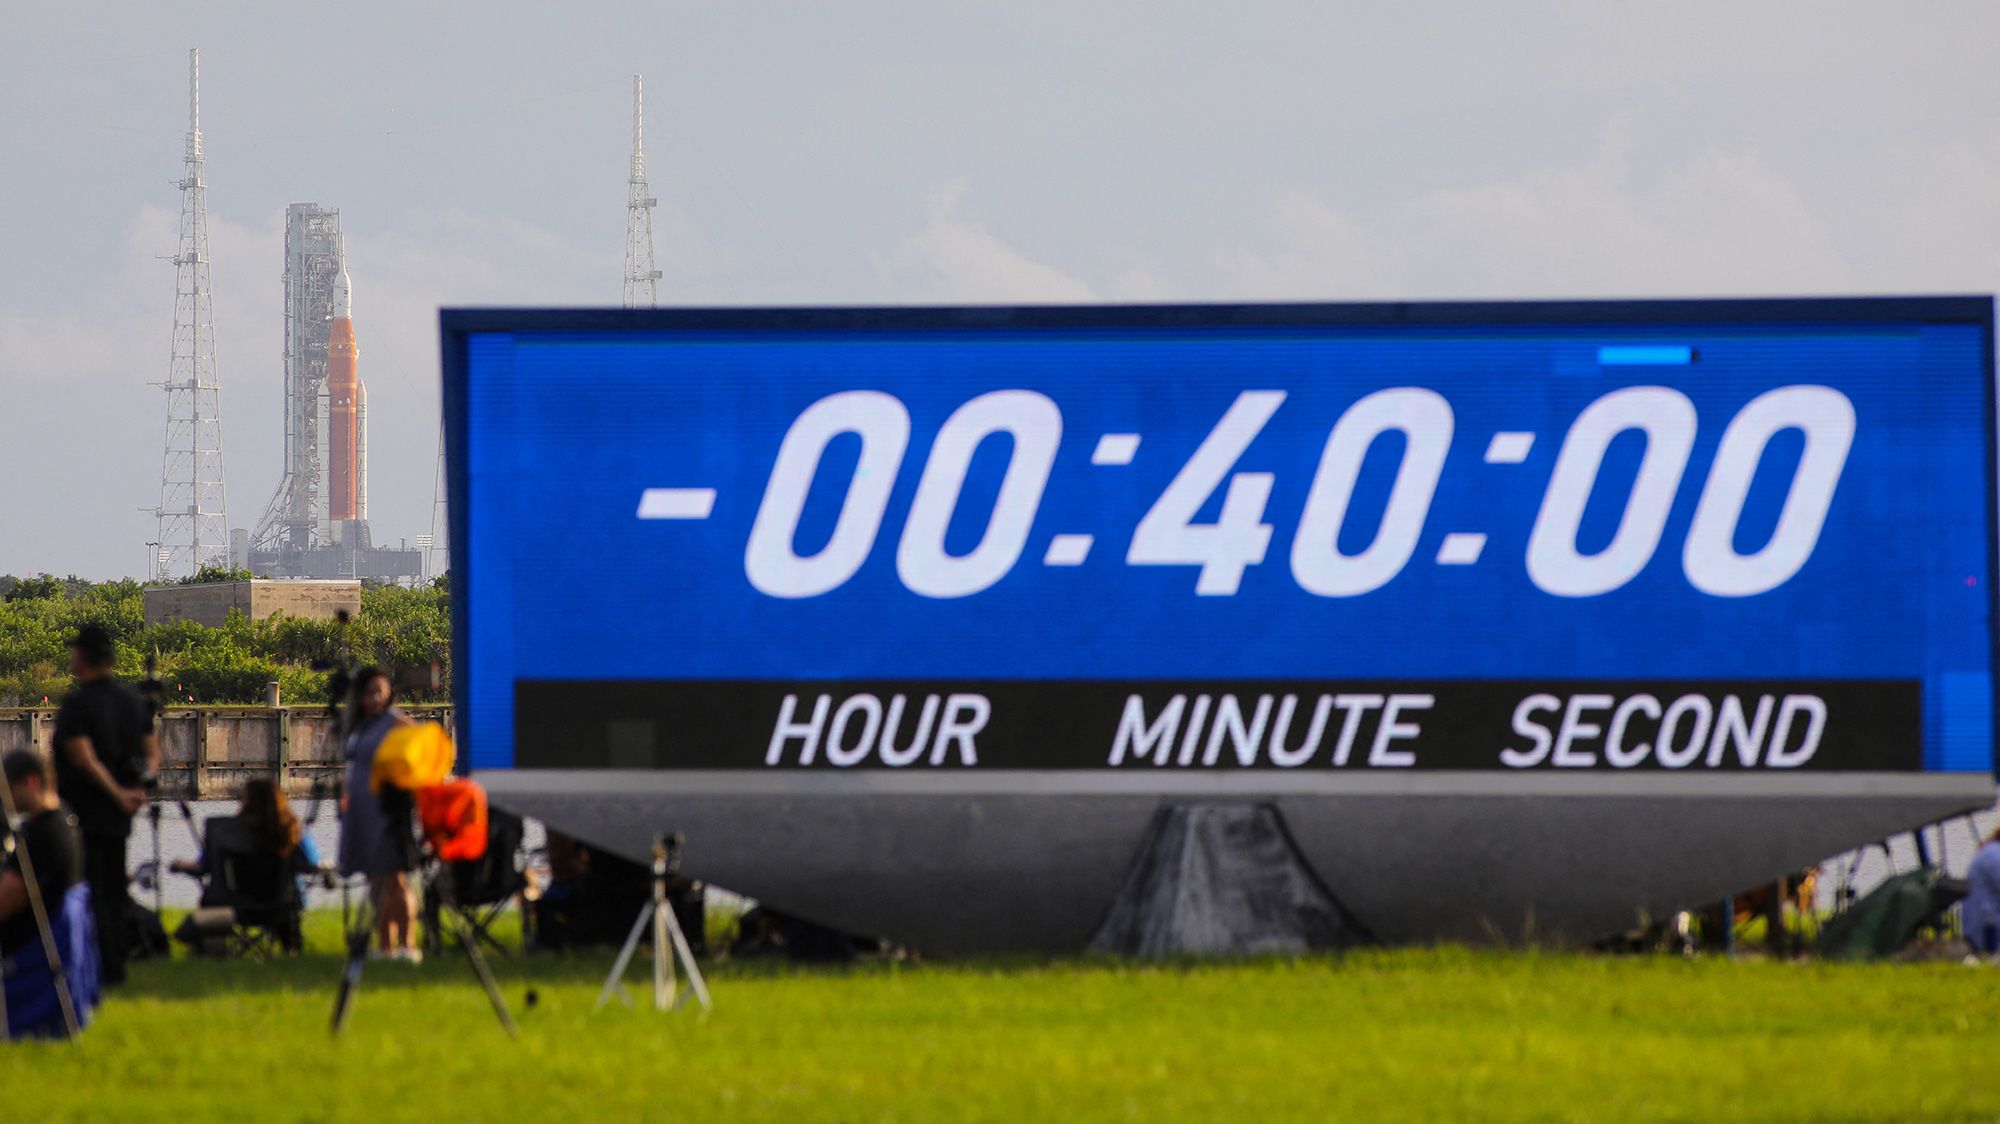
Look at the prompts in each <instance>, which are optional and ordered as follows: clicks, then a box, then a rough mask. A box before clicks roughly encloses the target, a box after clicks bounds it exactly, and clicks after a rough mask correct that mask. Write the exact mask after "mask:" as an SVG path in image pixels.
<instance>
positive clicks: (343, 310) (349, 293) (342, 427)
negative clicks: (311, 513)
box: [326, 266, 364, 539]
mask: <svg viewBox="0 0 2000 1124" xmlns="http://www.w3.org/2000/svg"><path fill="white" fill-rule="evenodd" d="M360 354H361V351H360V349H359V348H358V347H356V346H355V344H354V286H353V285H352V283H350V282H349V281H348V279H347V270H346V268H345V267H344V266H343V267H342V269H341V271H340V284H339V286H338V287H337V288H336V289H335V290H334V299H333V325H332V328H331V330H330V331H329V332H328V334H327V341H326V397H327V422H328V425H327V430H328V432H327V443H326V444H327V475H326V480H327V504H326V507H327V511H326V514H327V520H328V521H329V522H331V523H333V524H334V525H335V526H336V527H339V526H340V525H342V524H344V523H347V522H351V521H353V520H356V519H360V518H363V516H362V513H361V509H360V496H361V494H362V493H361V488H362V487H363V486H364V485H362V483H361V472H362V469H361V440H362V438H361V421H360V413H361V409H362V406H361V403H362V402H363V401H364V398H363V395H364V391H363V390H362V389H361V377H360V375H359V373H358V369H357V368H358V364H357V360H358V358H359V356H360ZM335 534H336V537H339V538H343V539H344V537H345V536H343V535H341V534H340V532H339V531H337V530H336V532H335Z"/></svg>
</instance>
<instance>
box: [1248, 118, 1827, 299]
mask: <svg viewBox="0 0 2000 1124" xmlns="http://www.w3.org/2000/svg"><path fill="white" fill-rule="evenodd" d="M1267 229H1268V233H1267V235H1266V236H1265V237H1264V238H1263V239H1262V240H1261V241H1259V242H1258V243H1257V244H1255V245H1250V246H1232V247H1226V248H1224V249H1222V250H1221V251H1219V252H1218V253H1217V254H1216V255H1215V259H1214V260H1215V271H1216V280H1217V281H1218V282H1219V283H1220V287H1221V291H1220V292H1219V293H1218V294H1217V295H1218V296H1238V297H1258V298H1271V299H1290V300H1311V299H1366V300H1384V299H1416V298H1425V299H1437V298H1452V297H1484V298H1522V297H1645V296H1674V295H1734V294H1760V293H1761V294H1771V293H1812V292H1835V291H1844V290H1846V289H1850V288H1852V287H1853V285H1854V284H1855V273H1854V270H1853V268H1852V267H1851V266H1850V265H1849V263H1848V262H1847V260H1846V259H1845V257H1844V256H1843V254H1842V252H1841V249H1840V247H1839V246H1838V245H1837V244H1836V241H1835V240H1834V238H1833V237H1831V235H1830V233H1829V230H1828V224H1827V223H1825V222H1824V221H1822V220H1821V219H1820V218H1819V217H1818V216H1817V215H1815V214H1814V212H1813V210H1812V208H1811V207H1810V206H1809V204H1808V202H1807V201H1806V199H1805V198H1804V197H1803V196H1802V195H1801V194H1800V192H1799V191H1798V190H1797V188H1796V187H1795V186H1794V185H1793V184H1792V183H1791V182H1790V181H1789V180H1787V179H1786V178H1785V177H1784V176H1783V175H1781V174H1779V173H1778V172H1777V171H1776V170H1774V169H1773V168H1771V167H1770V166H1769V165H1767V164H1766V163H1765V162H1763V161H1762V160H1760V159H1759V158H1757V157H1756V156H1754V155H1752V154H1747V153H1740V152H1720V151H1710V152H1703V153H1700V154H1698V155H1696V156H1694V157H1692V158H1690V159H1688V160H1686V161H1685V162H1683V163H1681V164H1680V165H1679V166H1677V167H1673V168H1670V169H1669V170H1667V171H1666V173H1665V174H1663V175H1660V176H1657V177H1655V178H1652V179H1650V180H1641V179H1640V178H1639V177H1637V176H1635V175H1634V174H1633V172H1632V171H1631V169H1630V166H1629V161H1628V158H1627V154H1626V150H1625V146H1624V144H1623V142H1622V140H1621V139H1620V138H1619V137H1618V135H1617V134H1616V133H1612V134H1610V135H1608V136H1607V137H1606V138H1605V140H1604V141H1603V142H1602V143H1601V144H1600V145H1599V146H1598V148H1597V150H1596V151H1595V152H1594V153H1592V154H1591V155H1590V156H1589V157H1588V158H1586V159H1584V160H1582V161H1579V162H1576V163H1572V164H1565V165H1557V166H1553V167H1548V168H1542V169H1537V170H1534V171H1531V172H1528V173H1526V174H1524V175H1521V176H1518V177H1515V178H1511V179H1505V180H1494V181H1489V182H1485V183H1476V184H1469V185H1465V186H1458V187H1448V188H1440V189H1434V190H1430V191H1426V192H1422V193H1419V194H1416V195H1412V196H1407V197H1404V198H1401V199H1397V200H1393V201H1391V202H1389V203H1386V204H1384V205H1382V206H1380V207H1378V208H1376V209H1374V210H1372V211H1369V212H1366V213H1357V212H1354V211H1351V210H1347V209H1343V208H1341V207H1339V206H1336V205H1335V204H1332V203H1329V202H1327V201H1325V200H1322V199H1320V198H1317V197H1315V196H1312V195H1310V194H1307V193H1304V192H1298V191H1292V192H1286V193H1284V194H1282V195H1280V196H1279V198H1278V199H1277V201H1276V202H1275V204H1274V205H1273V206H1272V217H1271V219H1270V221H1269V224H1268V228H1267Z"/></svg>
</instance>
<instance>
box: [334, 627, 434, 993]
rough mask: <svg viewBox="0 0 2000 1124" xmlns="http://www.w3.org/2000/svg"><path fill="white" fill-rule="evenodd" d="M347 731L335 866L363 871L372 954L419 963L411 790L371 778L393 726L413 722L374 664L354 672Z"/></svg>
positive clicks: (384, 674) (342, 748) (343, 870)
mask: <svg viewBox="0 0 2000 1124" xmlns="http://www.w3.org/2000/svg"><path fill="white" fill-rule="evenodd" d="M342 719H343V722H342V724H343V726H344V727H345V728H346V730H347V734H346V736H345V737H344V738H343V739H342V740H341V746H340V753H341V758H342V760H344V761H345V762H346V763H347V771H346V773H345V775H344V777H343V779H342V783H341V793H340V872H341V873H342V874H365V875H367V876H368V897H369V900H370V901H372V902H373V903H374V904H375V949H376V954H377V955H380V956H383V957H386V958H388V959H391V960H410V961H416V960H421V959H422V958H423V954H422V953H420V952H418V951H417V938H416V932H415V928H416V926H415V922H416V913H417V900H416V892H415V890H413V889H412V888H411V886H410V872H411V871H412V870H415V869H416V865H417V855H416V842H415V840H414V839H413V838H412V834H411V833H412V829H413V825H412V822H411V801H410V797H409V794H408V793H405V792H400V791H395V790H384V791H383V792H381V793H379V794H378V793H377V792H375V790H374V789H373V787H371V785H370V779H371V778H372V776H373V775H374V771H375V751H376V750H378V749H380V748H381V746H382V739H383V737H385V736H386V735H387V734H388V733H389V731H391V730H393V729H395V728H396V727H398V726H408V725H411V720H410V718H409V716H408V715H405V714H404V713H403V712H402V711H400V710H397V709H396V707H395V688H394V686H393V685H392V684H391V683H390V682H389V675H388V673H387V672H384V671H383V670H382V669H381V668H379V667H364V668H362V669H361V670H360V671H358V672H356V673H355V674H354V686H353V689H352V692H351V693H350V694H349V696H348V701H347V709H346V711H345V712H344V714H343V715H342Z"/></svg>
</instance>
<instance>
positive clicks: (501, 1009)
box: [458, 929, 521, 1038]
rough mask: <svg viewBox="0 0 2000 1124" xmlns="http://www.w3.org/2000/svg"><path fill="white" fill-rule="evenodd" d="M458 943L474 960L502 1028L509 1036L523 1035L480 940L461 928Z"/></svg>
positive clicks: (494, 1014)
mask: <svg viewBox="0 0 2000 1124" xmlns="http://www.w3.org/2000/svg"><path fill="white" fill-rule="evenodd" d="M458 943H459V944H460V945H461V946H463V947H464V949H465V958H466V959H467V960H470V961H472V970H473V972H474V973H475V974H477V975H478V976H479V982H480V984H481V985H483V986H484V987H485V988H486V998H488V999H490V1000H492V1001H493V1016H494V1017H495V1018H497V1019H499V1020H500V1028H501V1029H502V1030H505V1031H506V1032H507V1037H509V1038H519V1037H521V1032H520V1030H519V1029H517V1028H516V1027H515V1026H514V1016H512V1015H510V1014H508V1013H507V1001H506V1000H505V999H502V998H500V985H499V984H498V983H496V982H494V979H493V970H492V969H491V968H488V967H487V966H486V957H484V956H481V955H480V954H479V942H478V941H475V940H473V939H472V936H471V934H469V933H467V932H466V931H465V930H463V929H461V930H459V933H458Z"/></svg>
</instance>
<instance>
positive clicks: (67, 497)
mask: <svg viewBox="0 0 2000 1124" xmlns="http://www.w3.org/2000/svg"><path fill="white" fill-rule="evenodd" d="M1996 41H2000V6H1996V5H1993V4H1991V3H1930V4H1923V5H1895V4H1880V3H1869V4H1858V3H1829V2H1825V0H1820V2H1816V3H1810V4H1806V3H1755V4H1745V3H1741V2H1740V0H1737V2H1731V3H1695V2H1686V0H1683V2H1680V3H1675V4H1638V3H1631V4H1614V3H1604V2H1601V0H1600V2H1595V3H1573V4H1569V3H1522V2H1510V3H1505V4H1502V3H1493V4H1489V5H1483V6H1475V5H1471V4H1466V3H1453V4H1443V3H1397V4H1373V5H1359V4H1346V5H1342V4H1333V3H1325V2H1317V3H1276V2H1272V3H1256V2H1252V0H1242V2H1238V3H1232V4H1217V3H1213V2H1207V3H1199V4H1196V3H1185V4H1182V3H1162V2H1158V0H1154V2H1150V3H1145V4H1138V3H1131V4H1124V3H1118V4H1113V3H1099V4H1092V3H1087V2H1083V0H1066V2H1052V3H1041V2H1035V3H1028V2H1016V3H1009V4H1004V5H1000V4H994V5H985V4H970V3H938V2H911V3H900V4H892V3H872V2H870V3H863V2H848V3H813V4H805V3H799V4H787V5H776V4H759V3H752V2H747V0H731V2H720V3H661V2H654V3H644V4H629V5H625V4H608V3H591V4H579V5H554V4H546V3H528V2H521V0H488V2H486V3H480V4H465V5H456V6H450V7H447V6H445V5H429V4H410V3H408V2H406V0H405V2H398V3H375V2H372V0H347V2H345V3H342V4H339V5H335V6H328V5H323V4H319V5H302V4H283V5H275V4H246V5H241V6H235V5H185V4H170V3H150V2H149V3H126V4H118V5H90V6H87V7H86V6H75V5H62V4H54V3H43V4H35V3H29V2H27V0H22V2H18V3H11V4H7V5H5V6H4V9H0V42H4V43H6V44H8V47H9V50H8V52H7V63H6V65H5V66H4V67H0V110H4V112H0V169H4V171H0V223H4V234H5V241H4V245H5V258H4V268H0V572H12V573H25V572H29V571H50V572H55V573H69V572H75V573H78V574H82V575H85V576H88V577H112V576H120V575H127V574H139V573H142V572H143V567H144V565H145V561H146V547H145V546H144V544H145V542H146V541H147V540H148V539H150V538H152V537H154V530H155V528H154V523H153V519H152V517H151V516H149V515H146V514H143V513H142V512H141V510H140V509H142V508H145V507H149V506H152V505H155V504H157V503H158V502H159V471H160V460H161V441H162V437H163V421H164V416H165V405H166V403H165V401H164V398H165V396H164V395H163V394H162V393H161V392H160V391H159V390H158V389H157V388H155V387H153V386H150V385H149V383H153V382H158V381H160V380H161V379H163V378H164V377H165V375H166V371H167V361H168V355H169V347H170V342H171V341H170V336H171V329H172V322H173V285H174V276H173V267H172V265H171V264H170V263H168V262H166V261H163V260H161V259H162V258H163V257H166V256H169V255H171V254H172V253H173V252H174V242H175V219H176V215H177V213H178V206H179V200H178V195H177V192H176V191H175V189H174V186H173V181H174V180H176V179H178V177H179V173H180V159H181V148H182V136H183V133H184V131H185V129H186V127H187V124H186V96H185V84H186V67H187V55H186V49H187V48H188V47H193V46H198V47H200V48H201V49H202V87H203V88H202V126H203V134H204V139H205V141H206V146H207V151H208V181H209V185H210V186H209V194H208V204H209V220H210V225H211V232H212V234H211V236H212V243H213V245H212V259H213V271H214V283H215V319H216V334H217V340H218V346H217V351H218V356H219V361H220V362H219V366H220V374H221V380H222V385H223V396H222V397H223V425H224V434H225V436H224V443H225V448H226V451H227V479H228V485H229V492H228V495H229V513H230V522H231V524H232V525H235V526H250V525H254V523H255V522H256V520H257V517H258V516H259V515H260V514H261V513H262V511H263V509H264V507H265V505H266V503H267V502H268V501H269V499H270V497H271V493H272V490H273V489H274V488H275V487H276V484H277V480H278V475H279V469H280V450H281V446H282V440H283V438H282V429H281V423H280V404H281V400H282V390H281V385H280V372H281V362H280V352H281V338H282V333H281V324H280V320H279V315H280V305H281V288H280V275H281V272H282V269H283V260H282V259H283V245H282V243H283V220H284V209H285V205H286V204H287V203H290V202H295V201H312V202H317V203H320V204H322V205H325V206H332V207H338V208H339V209H340V211H341V220H342V225H343V226H344V228H345V230H346V232H347V248H348V261H349V268H350V271H351V273H352V275H353V280H354V287H355V297H354V311H355V321H356V329H357V332H358V334H359V337H360V343H361V349H362V355H361V370H362V375H363V377H364V378H365V379H366V380H367V382H368V388H369V427H370V458H371V459H370V469H371V472H370V478H369V502H370V514H371V517H372V520H371V521H372V523H373V526H374V529H375V536H376V540H377V541H378V542H383V541H387V542H391V543H393V542H395V541H397V540H398V539H403V538H409V537H413V536H415V535H420V534H424V533H426V531H427V530H428V529H429V526H430V514H431V502H432V476H433V468H434V466H435V457H436V453H437V445H436V434H437V415H438V402H437V399H438V391H437V384H438V357H437V331H436V314H437V309H438V307H439V306H440V305H466V304H564V305H593V304H595V305H615V304H617V303H618V302H619V299H620V292H621V289H620V280H621V275H622V267H623V259H622V253H623V236H624V217H625V216H624V199H625V175H626V156H627V153H628V150H629V145H630V120H629V113H630V81H631V79H630V76H631V75H632V74H633V73H634V72H643V73H644V74H645V75H646V77H647V88H648V95H649V96H648V130H647V136H648V145H647V147H648V153H647V159H648V167H649V169H650V171H651V173H652V179H653V187H654V193H655V194H656V195H657V196H659V199H660V208H659V211H658V213H657V220H656V221H657V228H658V239H657V240H658V245H659V266H660V268H661V269H662V270H663V271H664V272H665V275H666V276H665V280H664V281H663V282H662V286H661V303H662V304H709V303H728V304H763V303H788V304H790V303H882V302H963V301H1021V302H1046V301H1105V300H1109V301H1134V300H1143V301H1153V300H1204V301H1210V300H1233V299H1239V298H1256V299H1270V298H1280V299H1296V300H1321V299H1339V300H1372V299H1403V298H1451V297H1550V296H1565V297H1574V296H1581V297H1631V296H1667V295H1673V296H1681V295H1758V294H1817V293H1882V292H1947V291H1950V292H1960V291H1971V292H1980V293H1986V292H1991V291H1993V290H1994V288H1995V285H1996V280H1997V279H2000V268H1996V267H1997V266H2000V259H1997V258H1996V255H2000V121H1996V116H2000V115H1996V113H1995V110H1996V108H2000V69H1996V67H1995V66H1994V61H1995V58H1996V57H1997V56H1996V48H1995V43H1996Z"/></svg>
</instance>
